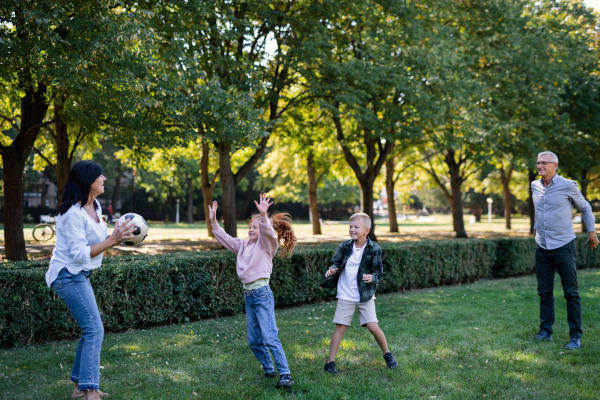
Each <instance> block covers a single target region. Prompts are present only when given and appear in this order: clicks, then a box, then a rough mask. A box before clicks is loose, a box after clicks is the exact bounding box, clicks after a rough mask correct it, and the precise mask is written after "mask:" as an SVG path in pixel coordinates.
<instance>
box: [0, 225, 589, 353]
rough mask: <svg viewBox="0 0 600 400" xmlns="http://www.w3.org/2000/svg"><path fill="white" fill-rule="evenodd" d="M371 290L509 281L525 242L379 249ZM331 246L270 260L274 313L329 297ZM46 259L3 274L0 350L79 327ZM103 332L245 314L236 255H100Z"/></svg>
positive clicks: (581, 240) (531, 249)
mask: <svg viewBox="0 0 600 400" xmlns="http://www.w3.org/2000/svg"><path fill="white" fill-rule="evenodd" d="M586 238H587V236H580V237H578V239H577V249H578V267H579V268H589V267H594V266H598V265H600V255H599V253H600V252H599V251H595V252H591V251H590V250H589V248H588V247H587V246H586V245H585V240H586ZM380 245H381V248H382V250H383V255H382V260H383V263H384V279H383V281H382V282H381V283H380V284H379V287H378V289H377V292H378V293H386V292H395V291H400V290H404V289H417V288H424V287H432V286H439V285H448V284H456V283H461V282H470V281H475V280H478V279H480V278H484V277H508V276H516V275H522V274H528V273H532V272H534V271H535V242H534V241H533V239H532V238H503V239H475V240H439V241H433V240H431V241H430V240H427V241H420V242H405V243H381V244H380ZM336 247H337V246H336V245H334V244H329V245H318V246H302V247H299V248H297V249H296V251H295V252H294V254H293V255H292V256H291V257H289V258H286V259H280V258H276V259H275V265H274V268H273V274H272V275H271V286H272V288H273V291H274V295H275V302H276V304H277V306H278V307H290V306H294V305H298V304H303V303H309V302H315V301H323V300H331V299H333V298H334V297H335V291H332V290H327V289H323V288H321V287H320V286H319V285H318V284H319V282H321V281H322V280H323V272H324V271H325V270H326V269H327V268H328V267H329V265H330V261H331V258H332V257H333V254H334V252H335V249H336ZM47 268H48V261H47V260H46V261H25V262H20V263H5V264H3V265H2V266H1V267H0V302H1V303H2V307H1V308H0V346H1V347H8V346H14V345H23V344H30V343H36V342H41V341H47V340H57V339H66V338H73V337H76V336H78V335H79V328H78V327H77V324H76V323H75V321H74V320H73V318H72V317H71V315H70V313H69V311H68V309H67V308H66V306H65V304H64V302H63V301H62V300H61V299H60V298H59V297H58V296H57V295H56V294H55V292H54V291H53V290H52V289H49V288H48V287H47V286H46V284H45V281H44V274H45V272H46V269H47ZM90 280H91V283H92V286H93V287H94V290H95V294H96V299H97V302H98V306H99V308H100V313H101V315H102V320H103V322H104V326H105V329H106V330H107V331H113V332H116V331H122V330H126V329H131V328H143V327H149V326H155V325H161V324H169V323H180V322H188V321H191V320H198V319H201V318H209V317H217V316H222V315H231V314H234V313H237V312H242V311H243V310H244V301H243V296H242V295H241V284H240V282H239V279H238V277H237V275H236V272H235V254H233V253H231V252H228V251H210V252H197V253H179V254H167V255H152V256H121V257H106V258H105V259H104V262H103V266H102V268H100V269H98V270H96V271H94V273H93V274H92V276H91V278H90Z"/></svg>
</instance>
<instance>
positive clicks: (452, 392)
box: [0, 269, 600, 400]
mask: <svg viewBox="0 0 600 400" xmlns="http://www.w3.org/2000/svg"><path fill="white" fill-rule="evenodd" d="M579 285H580V294H581V298H582V308H583V322H584V336H583V346H582V348H581V349H580V350H577V351H567V350H565V349H563V345H564V344H565V343H567V341H568V326H567V323H566V311H565V308H566V307H565V301H564V299H563V297H562V290H560V284H559V283H558V281H557V287H558V288H559V290H557V291H556V292H555V296H556V314H557V315H556V323H555V327H554V328H555V331H554V341H553V342H544V343H537V342H531V341H530V339H531V338H532V336H533V335H534V333H535V332H536V331H537V325H538V321H539V300H538V296H537V294H536V290H535V288H536V282H535V277H534V276H526V277H520V278H512V279H503V280H483V281H480V282H476V283H472V284H467V285H461V286H453V287H440V288H435V289H425V290H417V291H408V292H405V293H395V294H386V295H381V296H378V297H377V300H376V304H377V311H378V318H379V321H380V325H381V327H382V329H383V331H384V332H385V334H386V335H387V339H388V342H389V345H390V349H391V350H392V351H393V352H394V353H395V355H396V358H397V360H398V362H399V368H398V369H396V370H388V369H386V368H385V362H384V360H383V358H382V356H381V352H380V350H379V348H378V347H377V345H376V343H375V341H374V339H373V338H372V336H371V334H370V333H369V332H368V331H367V330H366V329H363V328H359V327H358V326H357V324H358V316H357V315H355V319H354V321H353V324H354V325H353V326H352V327H351V328H349V329H348V331H347V333H346V336H345V338H344V340H343V342H342V346H341V348H340V352H339V355H338V358H337V360H336V361H337V364H338V370H339V371H340V372H341V374H340V375H339V376H337V377H334V376H329V375H327V374H326V373H325V372H323V365H324V363H325V361H326V357H327V352H328V345H329V340H330V337H331V334H332V332H333V329H334V325H333V324H332V323H331V320H332V318H333V314H334V310H335V303H333V302H332V303H320V304H312V305H307V306H302V307H297V308H292V309H285V310H278V311H277V321H278V326H279V329H280V339H281V341H282V343H283V346H284V349H285V350H286V353H287V357H288V360H289V362H290V367H291V369H292V375H293V377H294V379H295V381H296V385H295V386H294V388H293V389H292V390H290V391H287V392H281V391H277V390H276V389H275V388H274V386H275V382H276V381H274V380H263V378H262V372H261V369H260V365H259V363H258V361H257V360H256V359H255V358H254V356H253V355H252V353H251V351H250V349H249V348H248V344H247V341H246V337H245V318H244V315H236V316H232V317H227V318H218V319H213V320H205V321H200V322H194V323H188V324H185V325H174V326H168V327H161V328H155V329H147V330H142V331H132V332H126V333H120V334H107V335H106V336H105V339H104V346H103V351H102V358H101V365H102V369H101V374H102V377H101V388H102V390H103V391H106V392H108V393H110V394H111V396H112V397H111V398H113V399H211V400H212V399H236V400H242V399H281V398H289V399H403V398H410V399H433V398H435V399H476V398H477V399H480V398H491V399H540V400H548V399H598V398H599V395H600V394H599V388H600V363H599V362H598V360H599V359H600V339H599V338H598V331H599V330H600V315H599V314H598V310H599V309H600V270H598V269H594V270H583V271H580V273H579ZM274 290H277V288H274ZM76 344H77V342H76V341H62V342H56V343H48V344H43V345H36V346H28V347H25V348H18V349H8V350H7V349H3V350H0V399H17V398H18V399H67V398H69V395H70V392H71V389H72V384H71V383H70V382H69V381H68V376H69V372H70V367H71V363H72V361H73V357H74V352H75V347H76Z"/></svg>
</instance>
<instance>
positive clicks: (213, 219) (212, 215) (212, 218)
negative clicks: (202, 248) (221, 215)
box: [208, 200, 219, 224]
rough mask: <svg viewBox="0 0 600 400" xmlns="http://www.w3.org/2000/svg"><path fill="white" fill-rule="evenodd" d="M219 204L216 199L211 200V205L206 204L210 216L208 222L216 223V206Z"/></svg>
mask: <svg viewBox="0 0 600 400" xmlns="http://www.w3.org/2000/svg"><path fill="white" fill-rule="evenodd" d="M218 206H219V204H218V203H217V201H216V200H214V201H213V205H212V207H211V206H208V217H209V218H210V222H211V223H213V224H216V223H217V207H218Z"/></svg>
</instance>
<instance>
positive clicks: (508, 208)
mask: <svg viewBox="0 0 600 400" xmlns="http://www.w3.org/2000/svg"><path fill="white" fill-rule="evenodd" d="M502 192H503V194H504V220H505V226H504V227H505V228H506V229H511V225H510V218H511V215H512V194H511V193H510V187H509V186H508V182H504V181H503V182H502Z"/></svg>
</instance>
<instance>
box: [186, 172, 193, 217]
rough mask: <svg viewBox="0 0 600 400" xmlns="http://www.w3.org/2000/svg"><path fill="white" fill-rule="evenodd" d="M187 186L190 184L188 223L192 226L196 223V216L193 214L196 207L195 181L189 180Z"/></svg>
mask: <svg viewBox="0 0 600 400" xmlns="http://www.w3.org/2000/svg"><path fill="white" fill-rule="evenodd" d="M187 184H188V205H187V222H188V224H191V223H193V222H194V214H193V207H194V181H193V179H192V178H191V177H190V178H188V180H187Z"/></svg>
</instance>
